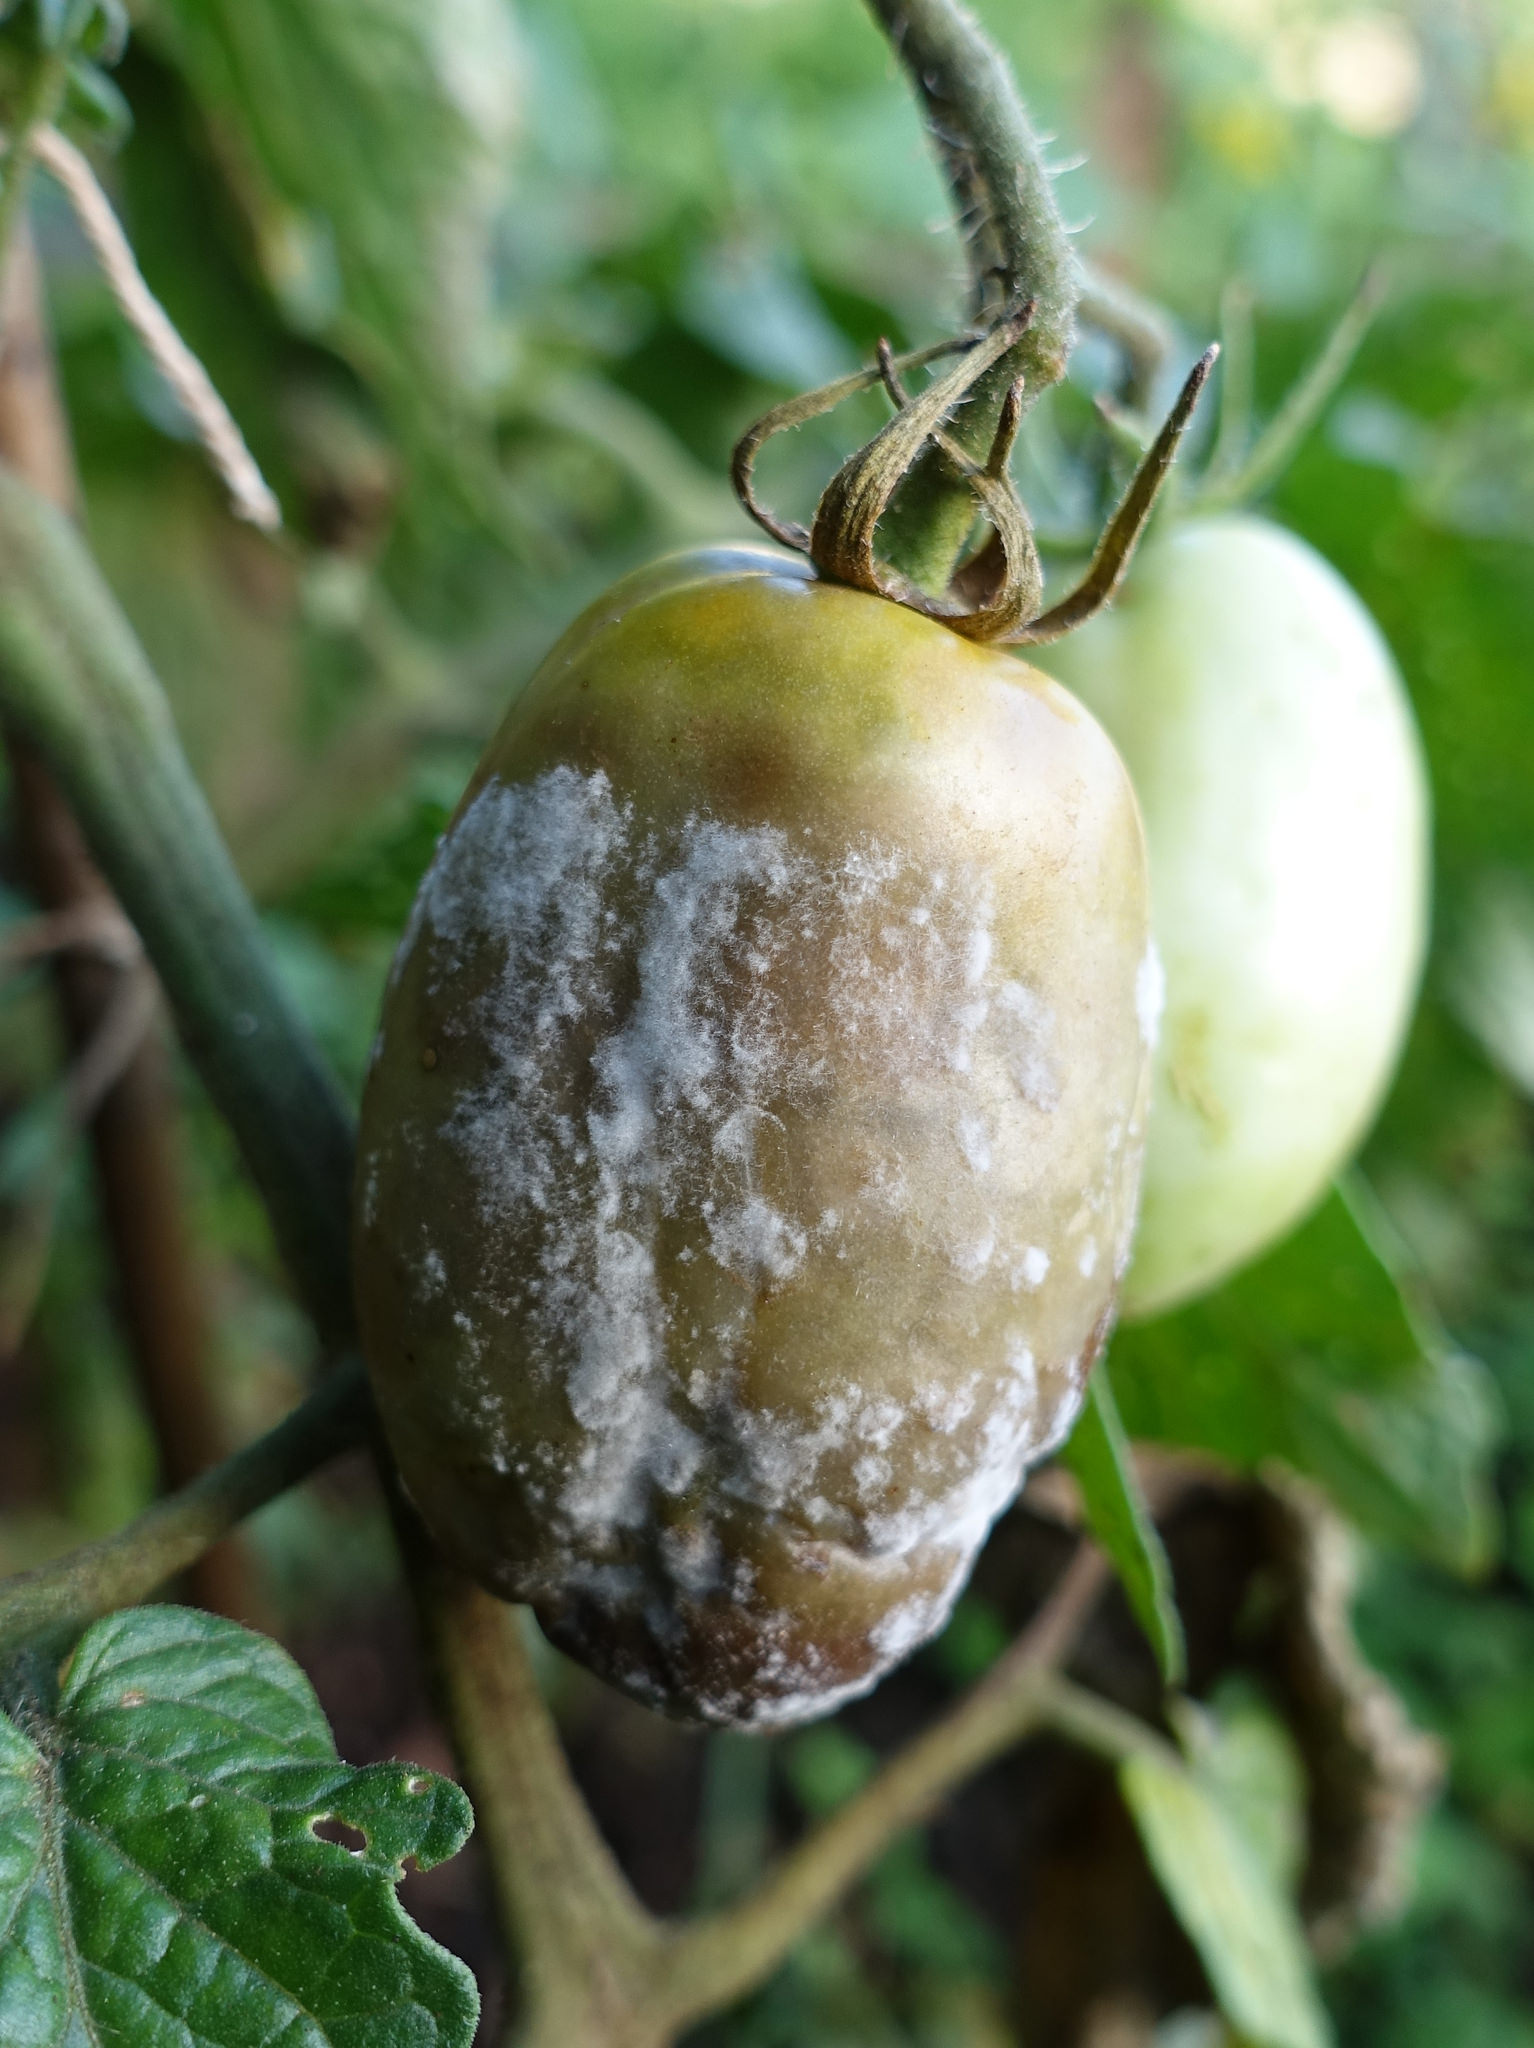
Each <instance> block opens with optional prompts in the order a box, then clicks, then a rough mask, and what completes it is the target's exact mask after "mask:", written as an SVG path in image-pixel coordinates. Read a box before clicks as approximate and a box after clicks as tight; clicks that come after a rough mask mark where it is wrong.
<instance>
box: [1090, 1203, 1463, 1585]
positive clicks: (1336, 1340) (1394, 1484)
mask: <svg viewBox="0 0 1534 2048" xmlns="http://www.w3.org/2000/svg"><path fill="white" fill-rule="evenodd" d="M1356 1199H1357V1198H1356V1197H1355V1198H1354V1199H1353V1200H1350V1198H1349V1197H1347V1196H1345V1195H1344V1194H1342V1193H1341V1192H1334V1193H1333V1194H1332V1195H1330V1196H1329V1197H1328V1198H1327V1200H1326V1201H1325V1202H1324V1203H1323V1204H1322V1206H1321V1207H1320V1208H1319V1209H1318V1210H1317V1211H1316V1213H1315V1215H1314V1216H1312V1217H1311V1218H1310V1220H1309V1222H1308V1223H1306V1224H1305V1225H1304V1226H1303V1228H1301V1229H1300V1230H1298V1231H1296V1232H1295V1234H1294V1235H1293V1236H1292V1237H1291V1238H1289V1239H1288V1240H1287V1241H1286V1242H1285V1243H1284V1244H1282V1245H1280V1246H1279V1247H1278V1249H1277V1250H1276V1251H1273V1252H1270V1253H1269V1254H1268V1256H1267V1257H1266V1258H1265V1259H1262V1260H1260V1261H1259V1262H1258V1263H1257V1264H1256V1265H1254V1266H1250V1267H1248V1268H1247V1270H1246V1271H1245V1272H1243V1273H1240V1274H1238V1275H1237V1276H1236V1278H1235V1279H1234V1280H1232V1281H1229V1282H1228V1283H1227V1284H1226V1285H1225V1286H1224V1287H1221V1288H1219V1289H1218V1290H1217V1291H1216V1292H1215V1293H1213V1294H1210V1295H1207V1296H1205V1298H1204V1299H1203V1300H1202V1301H1198V1302H1194V1303H1193V1304H1192V1305H1191V1306H1190V1307H1187V1308H1184V1309H1180V1310H1178V1311H1177V1312H1176V1313H1175V1314H1172V1315H1168V1316H1161V1317H1158V1318H1157V1319H1156V1320H1154V1321H1153V1322H1149V1323H1141V1324H1137V1325H1132V1326H1129V1327H1126V1328H1124V1329H1121V1330H1120V1331H1119V1333H1118V1334H1117V1336H1116V1337H1115V1339H1114V1342H1113V1354H1112V1355H1113V1374H1114V1383H1115V1386H1116V1387H1117V1389H1118V1394H1119V1400H1120V1403H1121V1406H1122V1410H1123V1416H1124V1423H1125V1427H1126V1428H1127V1429H1128V1430H1129V1432H1130V1434H1131V1435H1133V1436H1137V1437H1149V1438H1154V1439H1156V1440H1158V1441H1161V1442H1166V1443H1174V1444H1186V1445H1191V1446H1196V1447H1199V1448H1201V1449H1206V1450H1211V1451H1215V1452H1217V1453H1218V1454H1219V1455H1220V1456H1221V1457H1224V1458H1227V1459H1229V1460H1230V1461H1231V1462H1232V1463H1233V1464H1235V1465H1237V1466H1240V1467H1242V1468H1244V1469H1247V1470H1255V1469H1256V1468H1257V1467H1258V1466H1260V1465H1261V1464H1262V1462H1263V1461H1264V1459H1266V1458H1270V1457H1277V1458H1282V1459H1284V1460H1285V1461H1286V1462H1287V1463H1289V1464H1290V1465H1292V1466H1293V1467H1294V1468H1295V1469H1296V1470H1297V1471H1300V1472H1304V1473H1306V1474H1308V1475H1309V1476H1310V1477H1311V1478H1313V1479H1315V1480H1317V1481H1318V1482H1319V1483H1320V1485H1321V1486H1322V1487H1324V1488H1325V1489H1326V1491H1327V1492H1328V1493H1329V1494H1330V1495H1331V1497H1332V1498H1333V1500H1335V1501H1336V1503H1337V1505H1338V1506H1339V1507H1341V1508H1342V1510H1343V1511H1344V1513H1346V1514H1347V1515H1348V1516H1349V1517H1350V1518H1351V1519H1352V1520H1354V1521H1356V1522H1357V1523H1358V1524H1359V1525H1360V1526H1361V1527H1362V1528H1364V1529H1366V1530H1369V1531H1371V1532H1373V1533H1375V1534H1378V1535H1380V1536H1383V1537H1386V1538H1388V1539H1390V1540H1391V1541H1394V1542H1399V1543H1403V1544H1406V1545H1408V1546H1411V1547H1413V1548H1416V1549H1419V1550H1422V1551H1424V1552H1426V1553H1427V1554H1428V1555H1430V1556H1432V1557H1434V1558H1436V1559H1438V1560H1440V1561H1441V1562H1444V1563H1446V1564H1449V1565H1452V1566H1454V1567H1455V1568H1456V1569H1459V1570H1462V1571H1472V1570H1474V1569H1476V1568H1477V1567H1478V1566H1479V1565H1480V1564H1481V1563H1482V1562H1484V1560H1485V1558H1486V1555H1487V1553H1488V1549H1489V1545H1490V1509H1489V1496H1488V1492H1487V1470H1486V1462H1487V1456H1488V1452H1489V1450H1490V1445H1491V1439H1492V1436H1493V1434H1494V1410H1493V1408H1492V1407H1491V1404H1490V1400H1489V1396H1488V1392H1487V1382H1486V1379H1485V1375H1484V1373H1483V1371H1482V1369H1481V1367H1480V1366H1479V1365H1478V1364H1477V1362H1476V1361H1475V1360H1474V1359H1471V1358H1469V1357H1467V1356H1466V1355H1465V1354H1464V1353H1463V1352H1460V1351H1457V1350H1456V1349H1454V1347H1453V1346H1451V1345H1450V1344H1449V1343H1448V1341H1447V1340H1446V1339H1445V1338H1444V1337H1443V1336H1442V1335H1441V1333H1439V1332H1437V1331H1435V1330H1433V1329H1432V1328H1431V1327H1430V1326H1428V1325H1427V1324H1426V1323H1425V1321H1424V1319H1423V1318H1422V1317H1421V1315H1420V1314H1419V1313H1417V1312H1416V1311H1415V1309H1413V1308H1408V1305H1407V1303H1406V1301H1405V1300H1404V1299H1403V1297H1402V1294H1401V1291H1400V1288H1399V1287H1398V1286H1397V1283H1396V1281H1395V1279H1394V1278H1393V1277H1392V1275H1391V1273H1390V1272H1389V1270H1388V1269H1387V1268H1386V1266H1385V1264H1384V1262H1383V1261H1382V1259H1381V1258H1380V1257H1379V1255H1378V1253H1377V1252H1376V1250H1375V1249H1374V1247H1373V1245H1372V1244H1371V1242H1370V1240H1369V1237H1368V1236H1367V1235H1366V1234H1365V1231H1364V1229H1363V1228H1362V1226H1361V1224H1360V1221H1359V1218H1358V1215H1357V1214H1356V1213H1355V1202H1356Z"/></svg>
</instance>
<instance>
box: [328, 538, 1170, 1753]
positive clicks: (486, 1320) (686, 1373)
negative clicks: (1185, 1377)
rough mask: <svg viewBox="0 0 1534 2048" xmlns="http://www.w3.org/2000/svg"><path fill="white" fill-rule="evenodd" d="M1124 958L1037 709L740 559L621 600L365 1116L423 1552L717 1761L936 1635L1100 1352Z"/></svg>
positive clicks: (1135, 1138) (406, 991)
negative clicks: (685, 1718) (716, 1753)
mask: <svg viewBox="0 0 1534 2048" xmlns="http://www.w3.org/2000/svg"><path fill="white" fill-rule="evenodd" d="M1148 935H1149V901H1148V893H1147V886H1146V881H1145V870H1144V846H1143V839H1142V834H1141V829H1140V823H1139V817H1138V812H1137V810H1136V806H1135V801H1134V796H1133V792H1132V790H1131V788H1130V785H1129V781H1128V777H1127V776H1126V774H1125V773H1124V770H1123V767H1122V764H1121V763H1120V761H1119V759H1118V756H1117V755H1116V754H1115V752H1114V750H1113V748H1112V746H1111V745H1110V744H1109V742H1108V740H1107V739H1106V738H1105V737H1104V735H1103V733H1102V731H1101V729H1100V728H1099V727H1098V726H1097V724H1096V723H1095V722H1094V721H1093V719H1092V718H1090V717H1089V716H1088V714H1087V713H1086V712H1085V711H1083V710H1082V709H1081V707H1080V706H1079V705H1078V704H1077V703H1076V702H1075V701H1074V700H1073V699H1072V698H1071V697H1070V696H1069V695H1068V694H1067V693H1066V692H1065V691H1064V690H1062V689H1061V688H1060V687H1059V686H1058V684H1055V683H1052V682H1050V681H1048V680H1047V679H1046V678H1045V677H1043V676H1041V675H1038V674H1037V673H1035V672H1033V671H1031V670H1029V669H1027V668H1024V667H1023V666H1021V665H1020V664H1019V663H1017V662H1015V661H1013V660H1010V659H1008V658H1007V657H1005V656H1003V655H1000V654H997V653H992V652H987V651H985V650H983V649H981V648H978V647H975V646H973V645H971V644H969V643H967V642H966V641H964V640H961V639H959V638H958V637H957V636H956V635H954V634H952V633H950V632H949V631H947V629H946V628H944V627H942V626H939V625H935V624H933V623H932V622H931V621H930V620H927V619H923V618H920V617H918V616H917V615H915V614H914V613H912V612H909V611H905V610H902V609H900V608H898V607H897V606H895V605H892V604H888V603H885V602H884V601H883V600H881V599H878V598H873V597H868V596H865V595H863V594H862V593H859V592H856V591H852V590H848V589H844V588H840V587H836V586H832V585H828V584H824V583H821V582H819V581H817V580H816V579H815V577H814V575H813V573H812V572H811V571H809V570H808V569H807V568H805V567H804V566H802V565H801V564H799V563H798V562H797V561H795V560H794V559H793V558H792V557H789V556H785V555H780V554H777V553H774V552H770V551H767V550H764V549H761V548H734V549H727V550H718V551H714V552H704V553H698V554H693V555H688V556H684V557H679V558H677V559H675V560H673V561H671V562H668V563H664V564H661V565H658V567H657V568H656V569H654V570H650V571H647V572H644V573H643V574H641V575H640V576H638V577H635V578H631V579H629V580H628V581H627V582H625V583H620V584H619V585H618V586H617V588H616V589H615V590H614V591H612V592H611V593H610V594H609V595H608V597H607V598H605V599H604V600H603V601H602V602H601V603H600V604H598V605H597V606H596V607H595V608H594V609H593V610H592V611H590V612H588V613H587V614H586V616H585V617H584V618H583V619H582V620H581V621H580V622H579V623H578V624H577V625H575V626H574V627H573V628H572V629H571V631H570V632H569V633H568V634H567V635H566V637H565V639H564V640H563V641H562V642H561V643H560V645H559V646H558V647H556V648H555V650H554V652H553V653H552V654H551V655H550V656H549V658H548V660H547V661H546V662H545V663H544V664H543V666H542V668H541V669H540V670H539V671H538V673H537V675H536V676H535V677H534V678H533V680H532V682H531V683H530V684H529V685H528V687H527V688H526V689H525V690H524V691H523V692H522V693H521V695H520V696H519V697H518V698H517V699H516V701H515V702H514V703H513V705H512V707H511V709H510V711H509V713H508V715H507V717H506V721H505V723H504V724H503V725H502V727H501V729H500V731H499V732H498V733H497V735H496V736H495V738H494V740H493V741H492V742H491V744H490V747H489V749H488V751H487V752H486V754H485V756H484V759H483V761H482V762H481V763H480V765H479V768H478V770H477V771H476V773H475V775H474V778H473V780H472V782H471V784H470V786H469V789H468V791H467V793H466V795H465V797H464V800H463V803H462V805H461V806H460V808H459V811H458V813H457V815H456V817H455V819H454V821H453V823H452V824H451V826H450V827H449V829H448V831H447V834H446V836H445V837H444V839H443V842H442V845H441V847H440V849H439V851H438V853H437V856H436V859H435V861H434V863H433V865H432V867H431V870H430V872H429V873H428V875H427V877H426V879H425V881H424V883H423V884H422V887H421V891H420V895H419V897H418V899H417V902H416V906H415V910H414V914H413V916H412V919H411V922H410V926H409V930H408V931H407V933H406V936H405V939H404V941H403V943H402V946H401V950H400V954H399V958H398V960H397V962H396V965H395V970H394V975H393V978H392V981H391V984H390V988H389V991H388V995H387V997H386V1000H385V1004H384V1012H383V1022H382V1028H381V1032H380V1037H379V1041H378V1046H377V1050H376V1053H375V1057H374V1062H373V1066H372V1069H371V1072H370V1075H369V1079H368V1084H367V1090H366V1094H365V1098H364V1102H363V1110H362V1134H361V1157H360V1167H359V1175H358V1197H357V1216H356V1256H357V1276H358V1288H359V1305H360V1311H361V1317H362V1326H363V1333H364V1340H365V1345H366V1350H367V1355H368V1359H369V1362H370V1365H371V1368H372V1373H373V1379H374V1385H375V1387H376V1390H377V1396H378V1402H379V1406H380V1410H381V1412H382V1416H383V1421H384V1426H385V1428H386V1430H387V1433H388V1437H389V1441H390V1443H391V1445H392V1447H393V1450H394V1454H395V1456H396V1458H397V1460H398V1463H399V1468H400V1472H401V1474H402V1477H403V1480H404V1483H405V1485H406V1487H407V1489H408V1491H409V1493H410V1496H411V1497H412V1499H413V1500H414V1501H415V1503H416V1505H417V1507H418V1508H419V1511H420V1513H421V1515H422V1517H423V1518H424V1520H425V1522H426V1524H427V1526H428V1527H429V1529H430V1530H431V1531H432V1532H433V1534H434V1535H435V1537H436V1539H437V1541H438V1543H439V1544H440V1545H441V1547H442V1548H443V1550H444V1551H445V1552H446V1553H447V1554H448V1555H449V1556H450V1557H451V1558H452V1559H454V1560H455V1561H456V1562H457V1563H458V1564H459V1565H460V1566H461V1567H462V1568H463V1569H464V1570H466V1571H467V1572H469V1573H472V1574H473V1575H474V1576H475V1577H476V1578H478V1579H479V1580H481V1581H482V1582H483V1583H484V1584H485V1585H487V1586H489V1587H490V1588H492V1589H493V1590H494V1591H495V1592H497V1593H500V1594H502V1595H503V1596H505V1597H507V1598H510V1599H517V1600H526V1601H530V1602H531V1603H532V1604H533V1605H534V1606H535V1608H536V1609H537V1612H538V1614H539V1616H540V1618H541V1620H542V1622H543V1625H544V1627H545V1629H546V1630H547V1632H548V1633H549V1635H550V1636H551V1637H552V1638H553V1639H554V1640H555V1641H556V1642H557V1643H559V1644H560V1645H561V1646H562V1647H563V1648H565V1649H567V1650H569V1651H570V1652H572V1653H573V1654H574V1655H575V1656H577V1657H579V1658H581V1659H582V1660H583V1661H584V1662H586V1663H587V1664H589V1665H590V1666H592V1667H593V1668H594V1669H595V1670H597V1671H598V1672H600V1673H601V1674H602V1675H603V1676H605V1677H607V1678H609V1679H611V1680H612V1681H613V1682H615V1683H616V1684H618V1685H620V1686H622V1687H624V1688H626V1689H627V1690H628V1691H629V1692H631V1693H633V1694H635V1695H637V1696H638V1697H639V1698H640V1699H643V1700H646V1701H648V1702H650V1703H652V1704H655V1705H658V1706H661V1707H663V1708H665V1709H667V1710H669V1711H672V1712H676V1713H681V1714H686V1715H691V1716H695V1717H698V1718H703V1719H707V1720H713V1721H721V1722H742V1723H752V1724H757V1725H770V1724H781V1723H784V1722H788V1721H793V1720H798V1719H803V1718H807V1717H809V1716H812V1715H814V1714H817V1713H821V1712H824V1711H826V1710H827V1709H828V1708H829V1707H830V1706H832V1705H833V1704H835V1702H836V1701H837V1700H838V1699H840V1698H843V1697H845V1696H847V1695H848V1694H849V1693H851V1692H854V1691H857V1690H860V1689H862V1688H864V1687H866V1686H867V1685H869V1684H871V1683H872V1682H873V1681H874V1679H875V1678H876V1677H877V1676H878V1675H879V1673H880V1672H881V1671H882V1670H884V1669H885V1668H886V1667H888V1666H889V1665H890V1664H892V1663H893V1662H895V1661H896V1660H897V1659H899V1658H900V1657H902V1656H904V1655H905V1654H906V1653H907V1652H908V1651H910V1650H911V1649H912V1648H913V1647H914V1646H915V1645H916V1644H917V1643H918V1642H920V1641H922V1640H923V1639H924V1638H925V1637H927V1636H929V1635H930V1634H931V1633H932V1632H933V1631H934V1630H935V1629H936V1628H937V1627H938V1626H939V1625H940V1623H941V1622H942V1620H943V1619H944V1617H945V1616H946V1614H947V1612H948V1609H949V1606H950V1604H951V1602H952V1600H953V1598H954V1596H955V1594H956V1592H957V1590H958V1588H959V1586H960V1585H961V1584H962V1582H963V1579H964V1577H965V1575H966V1573H967V1571H968V1569H969V1566H970V1563H971V1561H972V1559H973V1556H974V1553H975V1551H976V1549H977V1548H978V1546H979V1544H980V1542H981V1540H982V1538H983V1537H984V1534H985V1532H986V1529H987V1527H988V1526H989V1524H990V1522H991V1521H992V1519H993V1518H994V1517H995V1516H996V1514H997V1513H998V1512H999V1511H1000V1510H1001V1509H1002V1508H1003V1507H1004V1506H1005V1505H1006V1503H1007V1502H1008V1500H1010V1498H1011V1497H1012V1495H1013V1494H1014V1493H1015V1491H1016V1489H1017V1487H1018V1484H1019V1483H1020V1480H1021V1477H1022V1473H1023V1471H1024V1468H1025V1467H1026V1466H1027V1465H1029V1464H1030V1463H1031V1462H1033V1461H1034V1460H1036V1459H1038V1458H1040V1457H1041V1456H1043V1455H1044V1454H1045V1453H1046V1452H1047V1451H1048V1450H1049V1449H1050V1448H1051V1447H1052V1446H1054V1445H1055V1444H1057V1443H1058V1442H1059V1440H1060V1438H1061V1436H1062V1434H1063V1433H1064V1431H1065V1430H1066V1429H1067V1428H1068V1427H1069V1425H1070V1422H1071V1420H1072V1419H1073V1417H1074V1415H1075V1412H1076V1409H1077V1407H1078V1405H1079V1402H1080V1398H1081V1392H1082V1388H1083V1384H1084V1381H1085V1378H1086V1375H1087V1372H1088V1369H1089V1367H1090V1365H1091V1361H1092V1358H1093V1356H1094V1354H1095V1353H1096V1351H1097V1349H1098V1348H1099V1346H1100V1345H1101V1343H1102V1340H1103V1336H1104V1333H1105V1330H1106V1327H1107V1322H1108V1319H1109V1316H1110V1313H1111V1308H1112V1304H1113V1300H1114V1295H1115V1290H1116V1285H1117V1279H1118V1277H1119V1276H1120V1274H1121V1272H1122V1267H1123V1263H1124V1261H1125V1259H1126V1257H1127V1248H1128V1244H1129V1239H1130V1233H1131V1228H1132V1222H1133V1214H1134V1208H1135V1202H1136V1196H1137V1191H1138V1184H1139V1175H1140V1160H1141V1153H1142V1147H1143V1120H1144V1116H1145V1110H1146V1105H1147V1102H1148V1097H1149V1051H1148V1047H1149V1038H1150V1026H1151V1024H1152V1020H1151V1019H1150V1018H1149V1017H1148V1016H1147V1014H1146V1013H1145V999H1146V992H1147V988H1148V986H1149V981H1150V976H1149V974H1148V970H1147V965H1146V963H1147V957H1148Z"/></svg>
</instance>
